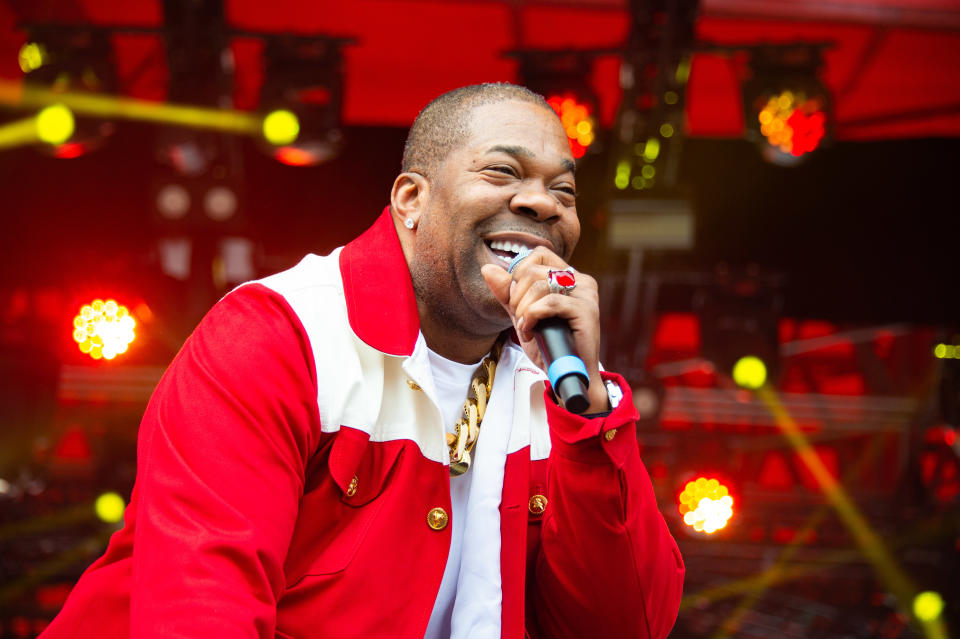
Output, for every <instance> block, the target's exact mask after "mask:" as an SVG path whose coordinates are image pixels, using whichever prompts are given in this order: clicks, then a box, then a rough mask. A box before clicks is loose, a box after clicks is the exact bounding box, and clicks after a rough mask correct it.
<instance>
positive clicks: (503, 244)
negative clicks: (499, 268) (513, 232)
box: [490, 240, 530, 255]
mask: <svg viewBox="0 0 960 639" xmlns="http://www.w3.org/2000/svg"><path fill="white" fill-rule="evenodd" d="M490 248H492V249H496V250H498V251H508V252H510V253H513V254H514V255H516V254H517V253H519V252H520V251H522V250H523V249H527V250H530V247H528V246H526V245H525V244H519V243H517V242H507V241H505V240H494V241H493V242H490Z"/></svg>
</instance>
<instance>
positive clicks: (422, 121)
mask: <svg viewBox="0 0 960 639" xmlns="http://www.w3.org/2000/svg"><path fill="white" fill-rule="evenodd" d="M507 100H519V101H521V102H529V103H531V104H537V105H540V106H542V107H543V108H544V109H547V110H550V111H552V110H553V109H551V107H550V105H549V104H547V101H546V100H545V99H544V98H543V96H542V95H540V94H538V93H534V92H533V91H531V90H530V89H528V88H526V87H522V86H519V85H516V84H510V83H507V82H496V83H488V84H474V85H470V86H466V87H460V88H459V89H454V90H453V91H449V92H447V93H444V94H443V95H441V96H440V97H438V98H436V99H434V100H433V101H432V102H430V104H428V105H427V106H425V107H424V108H423V110H422V111H420V114H419V115H417V119H416V120H414V121H413V126H411V127H410V133H408V134H407V142H406V144H404V147H403V166H402V169H401V170H402V171H403V172H404V173H406V172H407V171H418V172H421V173H425V174H429V173H431V172H432V171H433V170H434V169H435V168H436V167H437V166H439V165H440V164H441V163H442V162H443V160H444V159H446V157H447V154H449V153H450V151H452V150H453V149H454V147H456V146H457V145H458V144H460V143H461V142H463V140H464V139H465V138H466V137H467V134H468V133H469V124H470V114H471V113H472V112H473V109H474V108H475V107H478V106H480V105H483V104H494V103H497V102H506V101H507Z"/></svg>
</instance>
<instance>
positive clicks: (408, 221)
mask: <svg viewBox="0 0 960 639" xmlns="http://www.w3.org/2000/svg"><path fill="white" fill-rule="evenodd" d="M403 225H404V226H405V227H407V228H408V229H412V228H413V218H412V217H408V218H407V219H405V220H404V221H403Z"/></svg>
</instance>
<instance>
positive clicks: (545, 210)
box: [510, 180, 560, 222]
mask: <svg viewBox="0 0 960 639" xmlns="http://www.w3.org/2000/svg"><path fill="white" fill-rule="evenodd" d="M510 210H511V211H513V212H514V213H516V214H517V215H525V216H528V217H532V218H534V219H535V220H537V221H540V222H548V221H550V220H552V219H554V218H558V217H559V216H560V209H559V203H558V202H557V200H556V198H555V197H553V196H552V195H551V194H550V193H549V192H548V191H547V189H546V187H545V186H544V184H543V183H542V182H540V181H536V180H529V181H527V180H525V181H523V182H522V183H521V184H520V188H519V189H518V190H517V192H516V193H515V194H514V195H513V197H512V198H511V199H510Z"/></svg>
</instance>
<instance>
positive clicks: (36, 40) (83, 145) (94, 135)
mask: <svg viewBox="0 0 960 639" xmlns="http://www.w3.org/2000/svg"><path fill="white" fill-rule="evenodd" d="M29 33H30V35H29V38H28V40H27V42H26V43H25V44H24V45H23V46H22V47H21V48H20V54H19V56H18V58H19V63H20V69H21V70H22V71H23V73H24V83H25V84H26V85H27V86H30V87H34V88H40V89H48V90H50V91H52V92H54V93H71V94H75V93H91V94H110V93H115V92H116V89H117V77H116V71H115V70H114V67H113V62H112V53H113V50H112V47H111V45H110V37H109V34H108V33H107V32H105V31H101V30H94V29H89V30H88V29H79V28H62V29H61V28H58V27H56V26H54V25H50V26H43V27H40V26H33V27H31V28H30V29H29ZM114 128H115V127H114V124H113V122H112V121H110V120H105V119H100V118H88V117H83V116H77V117H76V118H75V122H74V126H73V130H72V133H71V134H70V135H69V137H66V138H65V139H63V140H62V141H61V140H59V138H56V139H52V140H51V139H42V140H41V141H42V142H44V144H42V145H41V149H42V150H43V151H44V152H46V153H49V154H50V155H53V156H54V157H58V158H75V157H79V156H81V155H84V154H86V153H88V152H90V151H92V150H94V149H97V148H99V147H100V146H101V145H102V144H103V143H104V141H105V140H106V139H107V138H108V137H110V136H111V135H112V134H113V131H114Z"/></svg>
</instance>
